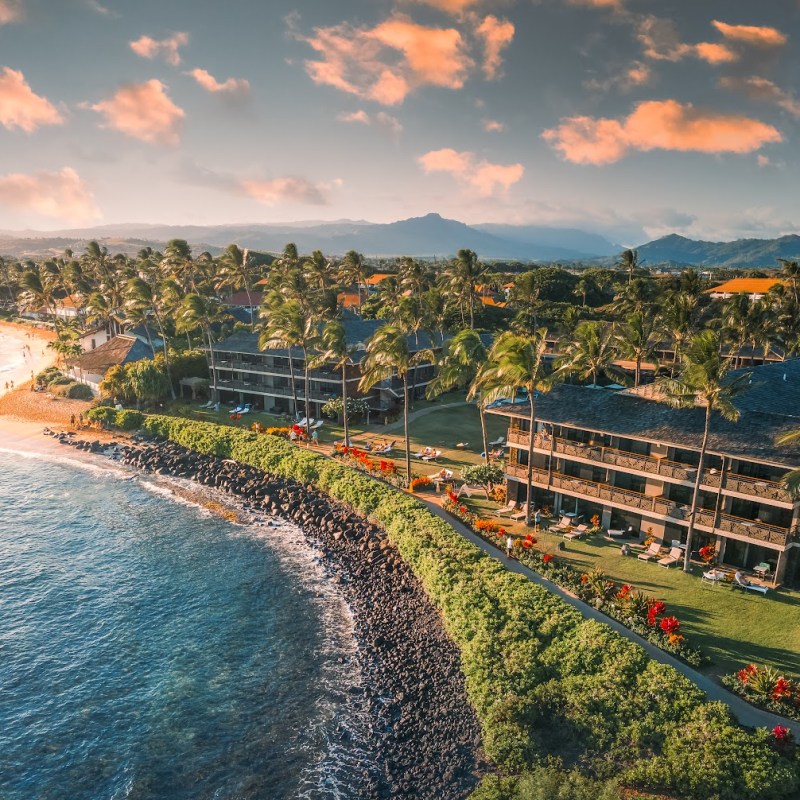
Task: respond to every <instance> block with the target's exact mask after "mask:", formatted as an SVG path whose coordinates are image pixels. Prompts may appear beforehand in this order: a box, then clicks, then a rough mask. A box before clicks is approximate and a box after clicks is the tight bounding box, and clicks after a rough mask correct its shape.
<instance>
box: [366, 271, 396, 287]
mask: <svg viewBox="0 0 800 800" xmlns="http://www.w3.org/2000/svg"><path fill="white" fill-rule="evenodd" d="M392 277H395V276H393V275H392V274H391V273H389V272H376V273H375V274H374V275H370V276H369V278H367V280H366V283H367V286H377V285H378V284H379V283H380V282H381V281H383V280H386V278H392Z"/></svg>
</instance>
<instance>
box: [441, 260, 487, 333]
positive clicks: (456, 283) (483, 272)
mask: <svg viewBox="0 0 800 800" xmlns="http://www.w3.org/2000/svg"><path fill="white" fill-rule="evenodd" d="M487 275H488V269H487V268H486V266H485V265H484V264H482V263H481V262H480V261H479V260H478V254H477V253H475V252H474V251H473V250H459V251H458V253H457V254H456V257H455V259H454V260H453V261H451V262H450V263H449V264H448V265H447V268H446V270H445V272H444V276H443V277H444V282H445V286H446V287H447V289H449V291H450V297H451V298H452V299H453V300H455V301H456V302H457V303H458V306H459V308H460V310H461V322H462V324H464V325H466V318H465V309H469V327H470V328H474V327H475V296H476V291H475V289H476V287H477V285H478V283H480V282H482V281H483V280H485V279H486V276H487Z"/></svg>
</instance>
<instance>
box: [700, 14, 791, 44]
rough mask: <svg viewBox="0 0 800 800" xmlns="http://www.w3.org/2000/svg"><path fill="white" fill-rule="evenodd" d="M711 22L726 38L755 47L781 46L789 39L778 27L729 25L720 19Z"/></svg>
mask: <svg viewBox="0 0 800 800" xmlns="http://www.w3.org/2000/svg"><path fill="white" fill-rule="evenodd" d="M711 24H712V25H713V26H714V27H715V28H716V29H717V30H718V31H719V32H720V33H721V34H722V35H723V36H724V37H725V38H726V39H730V40H731V41H734V42H741V43H742V44H749V45H754V46H755V47H781V46H782V45H785V44H786V42H787V41H788V40H789V39H788V37H787V36H786V34H785V33H782V32H781V31H779V30H778V29H777V28H769V27H762V26H758V25H728V24H727V23H725V22H720V21H719V20H716V19H715V20H712V22H711Z"/></svg>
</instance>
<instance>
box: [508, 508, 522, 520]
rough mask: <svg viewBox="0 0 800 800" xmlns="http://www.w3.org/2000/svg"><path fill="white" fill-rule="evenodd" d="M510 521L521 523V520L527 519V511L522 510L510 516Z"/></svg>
mask: <svg viewBox="0 0 800 800" xmlns="http://www.w3.org/2000/svg"><path fill="white" fill-rule="evenodd" d="M508 516H509V519H513V520H514V521H515V522H519V520H521V519H525V509H524V508H521V509H520V510H519V511H516V512H515V513H513V514H509V515H508Z"/></svg>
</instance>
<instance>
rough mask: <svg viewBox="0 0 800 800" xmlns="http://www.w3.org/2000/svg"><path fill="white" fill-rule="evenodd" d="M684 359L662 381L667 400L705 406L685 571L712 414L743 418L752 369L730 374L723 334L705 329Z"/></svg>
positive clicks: (733, 419)
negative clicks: (742, 397)
mask: <svg viewBox="0 0 800 800" xmlns="http://www.w3.org/2000/svg"><path fill="white" fill-rule="evenodd" d="M681 359H682V362H683V365H682V368H681V371H680V374H679V375H678V377H677V378H665V379H663V380H662V381H661V383H660V385H661V387H662V388H663V390H664V395H665V397H666V399H667V402H668V403H670V405H672V406H675V407H676V408H696V407H698V406H699V407H700V408H703V409H705V422H704V425H703V439H702V442H701V444H700V461H699V463H698V465H697V475H696V477H695V480H694V491H693V492H692V504H691V508H690V510H689V528H688V530H687V533H686V551H685V554H684V559H683V569H684V572H689V570H690V559H691V552H692V538H693V536H694V524H695V517H696V515H697V502H698V499H699V497H700V484H701V482H702V479H703V462H704V461H705V457H706V449H707V447H708V433H709V429H710V427H711V417H712V414H713V413H714V412H715V411H716V412H719V414H720V415H721V416H722V417H723V418H724V419H727V420H730V421H731V422H736V421H737V420H738V419H739V417H740V412H739V409H737V408H736V406H734V404H733V398H734V397H735V396H736V395H737V394H739V393H740V392H741V391H743V390H744V389H746V388H747V385H748V382H749V380H750V375H751V373H750V372H745V373H739V374H737V375H736V376H735V377H731V376H729V374H728V373H729V372H730V368H731V363H732V362H731V360H730V359H729V358H727V357H725V356H724V355H723V354H722V337H721V335H720V333H719V332H718V331H712V330H704V331H702V332H701V333H698V334H697V335H696V336H695V337H694V338H693V339H692V341H691V343H690V345H689V347H688V348H687V350H686V352H685V353H684V354H683V355H682V357H681Z"/></svg>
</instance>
